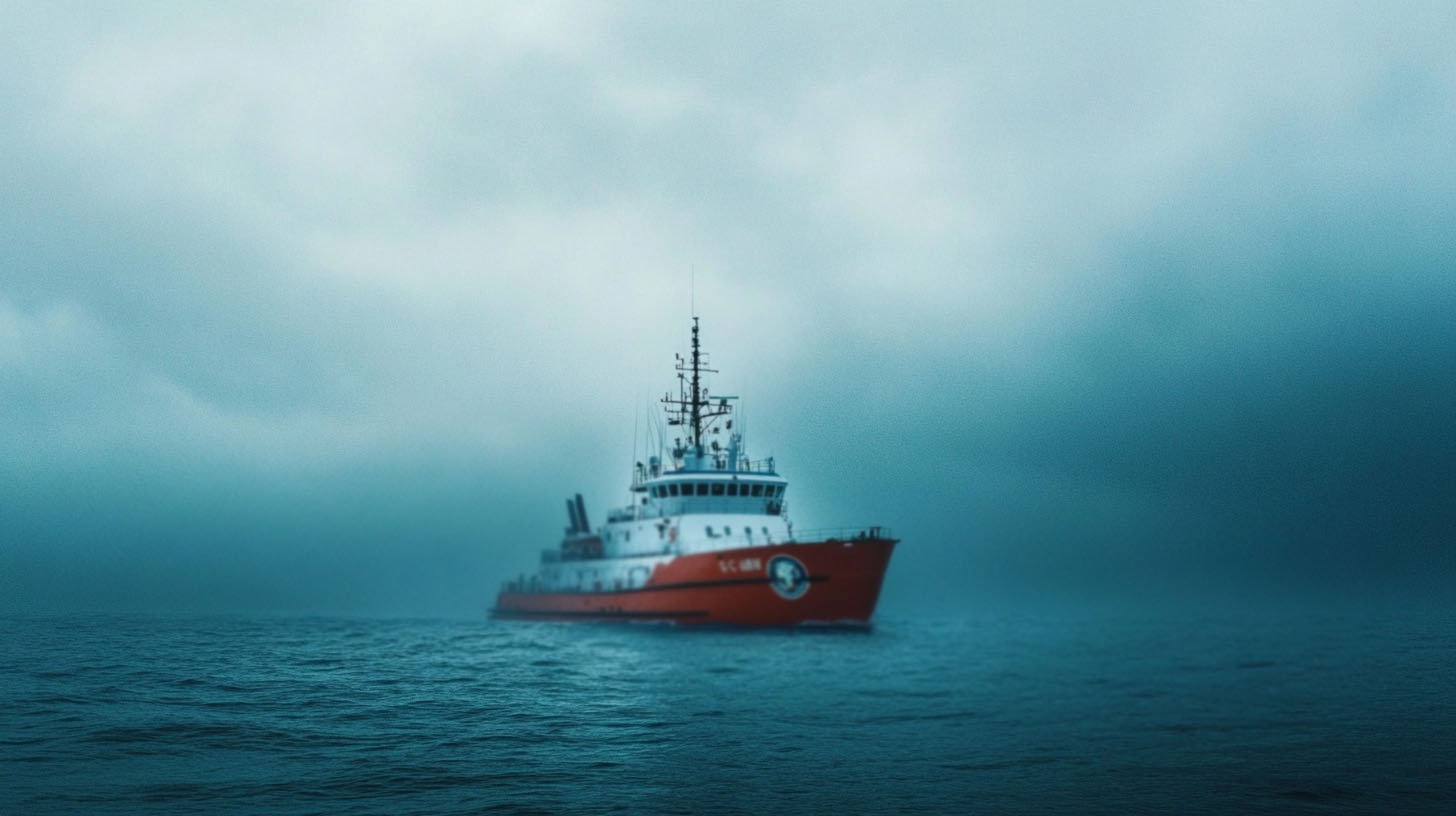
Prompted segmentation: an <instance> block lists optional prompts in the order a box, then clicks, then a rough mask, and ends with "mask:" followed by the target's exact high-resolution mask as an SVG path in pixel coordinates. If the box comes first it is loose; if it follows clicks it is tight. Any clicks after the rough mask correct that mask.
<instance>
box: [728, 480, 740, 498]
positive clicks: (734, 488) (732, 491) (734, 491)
mask: <svg viewBox="0 0 1456 816" xmlns="http://www.w3.org/2000/svg"><path fill="white" fill-rule="evenodd" d="M728 495H730V496H737V495H738V483H737V482H730V483H729V484H728Z"/></svg>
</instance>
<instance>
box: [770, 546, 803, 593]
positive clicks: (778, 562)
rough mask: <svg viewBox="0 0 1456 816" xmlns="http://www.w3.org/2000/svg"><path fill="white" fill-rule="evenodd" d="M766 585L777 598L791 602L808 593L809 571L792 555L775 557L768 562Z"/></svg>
mask: <svg viewBox="0 0 1456 816" xmlns="http://www.w3.org/2000/svg"><path fill="white" fill-rule="evenodd" d="M768 584H769V586H771V587H773V591H774V592H777V593H778V594H779V597H781V598H785V599H787V600H790V601H792V600H795V599H797V598H801V597H803V596H804V593H805V592H808V591H809V571H808V570H807V569H804V565H803V563H802V562H800V561H799V559H797V558H795V557H793V556H792V555H775V556H774V557H773V558H770V559H769V560H768Z"/></svg>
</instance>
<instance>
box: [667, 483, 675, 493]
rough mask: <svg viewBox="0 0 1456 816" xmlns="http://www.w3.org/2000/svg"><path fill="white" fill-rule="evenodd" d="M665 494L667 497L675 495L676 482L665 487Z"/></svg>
mask: <svg viewBox="0 0 1456 816" xmlns="http://www.w3.org/2000/svg"><path fill="white" fill-rule="evenodd" d="M667 494H668V495H669V496H676V495H677V482H673V483H672V484H670V485H668V486H667Z"/></svg>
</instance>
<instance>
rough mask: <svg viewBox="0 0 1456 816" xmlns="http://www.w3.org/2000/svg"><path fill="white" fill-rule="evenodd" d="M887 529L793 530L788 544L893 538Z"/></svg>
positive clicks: (821, 528)
mask: <svg viewBox="0 0 1456 816" xmlns="http://www.w3.org/2000/svg"><path fill="white" fill-rule="evenodd" d="M894 537H895V534H894V533H893V532H892V531H891V530H890V528H889V527H880V526H878V525H871V526H866V527H819V528H815V529H812V530H794V531H793V537H792V539H791V540H790V543H793V544H804V543H807V542H811V541H863V540H866V539H886V538H894Z"/></svg>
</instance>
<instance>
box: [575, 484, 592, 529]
mask: <svg viewBox="0 0 1456 816" xmlns="http://www.w3.org/2000/svg"><path fill="white" fill-rule="evenodd" d="M576 518H577V521H580V522H581V531H582V532H583V533H590V532H591V524H590V523H589V522H587V520H586V505H585V504H582V501H581V494H580V493H578V494H576Z"/></svg>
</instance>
